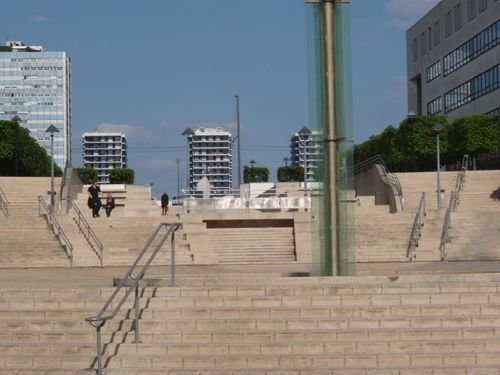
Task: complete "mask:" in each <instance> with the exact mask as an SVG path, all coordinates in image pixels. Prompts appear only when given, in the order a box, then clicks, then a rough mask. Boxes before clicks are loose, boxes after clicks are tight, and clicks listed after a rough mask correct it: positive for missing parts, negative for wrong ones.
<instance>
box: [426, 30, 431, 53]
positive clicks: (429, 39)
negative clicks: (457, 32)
mask: <svg viewBox="0 0 500 375" xmlns="http://www.w3.org/2000/svg"><path fill="white" fill-rule="evenodd" d="M427 48H429V51H430V50H432V29H431V28H430V27H429V28H428V29H427Z"/></svg>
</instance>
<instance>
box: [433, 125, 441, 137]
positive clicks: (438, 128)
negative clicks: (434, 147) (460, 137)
mask: <svg viewBox="0 0 500 375" xmlns="http://www.w3.org/2000/svg"><path fill="white" fill-rule="evenodd" d="M443 129H444V126H443V124H435V125H434V126H433V127H432V133H434V134H436V135H438V134H439V133H441V132H442V131H443Z"/></svg>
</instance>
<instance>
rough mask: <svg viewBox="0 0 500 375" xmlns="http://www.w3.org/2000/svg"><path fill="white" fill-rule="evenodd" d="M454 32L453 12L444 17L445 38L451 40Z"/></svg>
mask: <svg viewBox="0 0 500 375" xmlns="http://www.w3.org/2000/svg"><path fill="white" fill-rule="evenodd" d="M452 32H453V22H452V19H451V10H450V11H449V12H447V13H446V14H445V15H444V37H445V38H449V37H450V36H451V34H452Z"/></svg>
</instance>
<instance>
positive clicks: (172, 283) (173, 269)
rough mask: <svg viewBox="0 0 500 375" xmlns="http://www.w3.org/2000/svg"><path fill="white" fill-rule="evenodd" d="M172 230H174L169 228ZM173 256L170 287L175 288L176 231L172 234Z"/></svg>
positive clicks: (171, 257) (171, 258)
mask: <svg viewBox="0 0 500 375" xmlns="http://www.w3.org/2000/svg"><path fill="white" fill-rule="evenodd" d="M169 230H172V228H169ZM171 236H172V238H171V239H170V241H171V251H172V253H171V256H170V286H171V287H175V231H173V230H172V232H171Z"/></svg>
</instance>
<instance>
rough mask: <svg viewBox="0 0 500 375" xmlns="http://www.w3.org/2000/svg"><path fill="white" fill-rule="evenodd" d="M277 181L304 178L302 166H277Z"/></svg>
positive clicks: (301, 179) (300, 179)
mask: <svg viewBox="0 0 500 375" xmlns="http://www.w3.org/2000/svg"><path fill="white" fill-rule="evenodd" d="M277 174H278V182H292V181H299V182H300V181H303V180H304V168H303V167H301V166H300V165H289V166H286V167H279V168H278V171H277Z"/></svg>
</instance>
